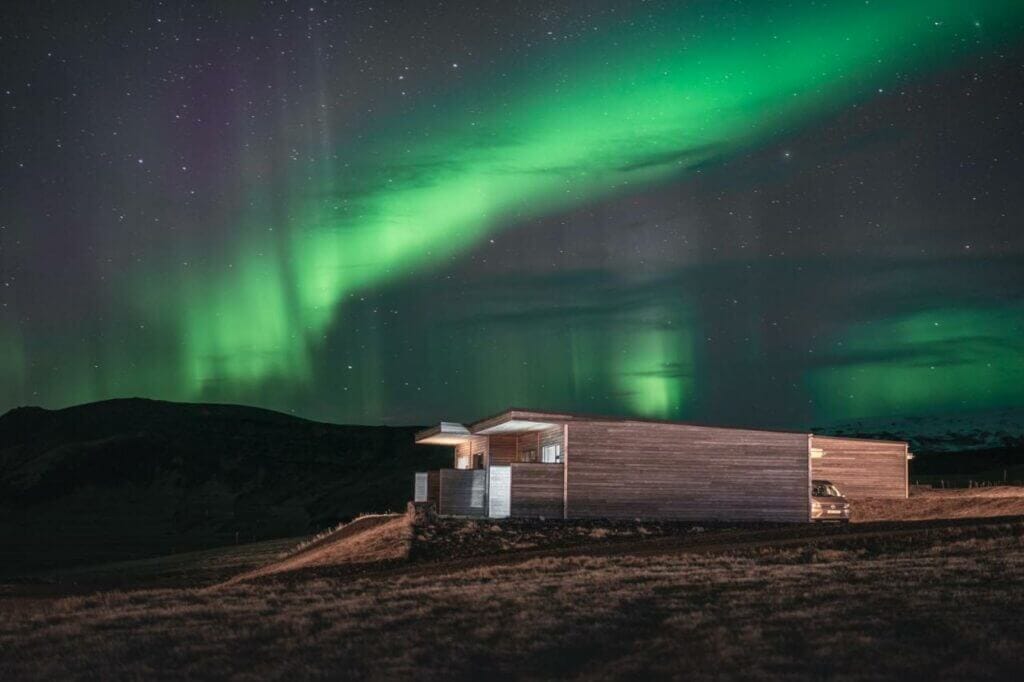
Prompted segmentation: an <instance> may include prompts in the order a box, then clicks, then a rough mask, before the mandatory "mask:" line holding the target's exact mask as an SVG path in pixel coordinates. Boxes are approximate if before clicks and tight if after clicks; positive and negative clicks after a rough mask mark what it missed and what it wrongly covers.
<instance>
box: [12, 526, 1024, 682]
mask: <svg viewBox="0 0 1024 682" xmlns="http://www.w3.org/2000/svg"><path fill="white" fill-rule="evenodd" d="M971 532H972V531H971V530H970V529H963V528H960V529H952V530H950V531H948V532H946V531H929V532H927V533H921V534H919V535H914V536H912V537H905V538H902V539H900V540H898V541H896V540H888V541H885V542H881V543H878V544H876V545H871V544H865V543H864V541H859V542H858V543H857V544H856V545H855V546H847V545H844V544H842V543H838V544H834V545H831V546H819V547H815V548H795V549H785V550H773V549H764V548H761V549H757V550H751V551H746V552H741V553H733V554H729V555H696V554H684V553H676V554H668V555H664V556H643V557H638V556H618V557H593V556H577V557H562V558H557V557H550V558H543V559H534V560H530V561H526V562H521V563H516V562H514V561H513V560H512V559H509V563H506V564H504V565H499V566H489V567H482V568H476V569H466V570H460V571H458V572H452V573H446V572H444V571H441V572H437V571H425V570H422V567H421V568H420V569H418V570H412V567H410V570H408V571H396V572H392V573H385V574H381V575H377V576H374V577H363V578H358V577H351V576H349V577H345V578H337V579H325V578H316V579H311V580H308V581H306V582H300V583H296V582H288V583H284V582H275V581H259V582H253V583H242V584H235V585H231V586H227V587H223V588H220V589H216V590H154V591H144V592H134V593H103V594H96V595H92V596H88V597H74V598H69V599H63V600H59V601H54V602H52V603H50V604H49V605H48V607H47V608H46V609H40V610H37V611H21V612H16V613H11V612H9V611H4V612H2V613H0V678H3V679H19V680H20V679H39V678H50V679H68V678H71V679H74V678H86V677H89V678H100V679H104V678H106V679H113V678H117V679H141V678H146V679H149V678H165V679H166V678H182V677H192V678H229V679H253V678H260V679H293V678H296V677H298V678H373V679H394V678H430V679H450V678H455V679H460V678H467V677H470V676H479V677H482V678H488V677H489V678H492V679H512V678H522V679H533V678H545V679H547V678H552V677H556V678H588V679H589V678H598V679H635V678H642V677H657V678H664V677H674V678H685V679H721V678H743V679H766V678H772V679H774V678H790V679H794V678H795V679H804V678H809V677H810V678H832V679H846V680H861V679H878V678H889V679H909V678H913V679H922V678H931V677H933V678H939V679H965V678H988V679H994V678H995V679H998V678H1009V677H1010V676H1011V675H1015V674H1016V673H1017V672H1019V670H1020V669H1021V666H1024V647H1022V646H1021V644H1022V643H1024V631H1022V629H1024V623H1022V620H1021V618H1020V617H1019V614H1020V613H1021V611H1022V609H1024V590H1022V589H1021V586H1022V582H1024V542H1022V540H1021V534H1022V532H1024V526H1022V525H1021V523H1019V522H1018V523H1013V524H1003V525H1001V526H993V527H992V528H990V529H989V531H988V532H987V533H986V534H985V537H974V536H972V535H971Z"/></svg>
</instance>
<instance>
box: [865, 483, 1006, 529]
mask: <svg viewBox="0 0 1024 682" xmlns="http://www.w3.org/2000/svg"><path fill="white" fill-rule="evenodd" d="M852 510H853V519H852V520H853V521H854V522H866V521H925V520H929V519H963V518H982V517H989V516H1020V515H1024V488H1021V487H1016V486H993V487H990V488H969V489H961V490H938V489H934V488H932V489H924V490H912V491H911V493H910V497H909V498H908V499H905V500H891V499H861V500H855V501H854V502H853V505H852Z"/></svg>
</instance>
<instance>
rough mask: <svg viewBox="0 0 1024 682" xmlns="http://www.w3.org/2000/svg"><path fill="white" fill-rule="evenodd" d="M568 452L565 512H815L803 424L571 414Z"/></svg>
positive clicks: (747, 515)
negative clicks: (752, 425) (746, 425)
mask: <svg viewBox="0 0 1024 682" xmlns="http://www.w3.org/2000/svg"><path fill="white" fill-rule="evenodd" d="M567 454H568V459H567V462H568V469H567V471H566V513H567V515H568V517H569V518H581V517H582V518H601V517H604V518H653V517H656V518H677V519H687V520H695V521H696V520H727V521H807V520H808V519H809V517H810V499H809V489H808V485H809V478H810V477H809V473H810V472H809V467H810V463H809V462H810V453H809V450H808V438H807V435H806V434H799V433H797V434H794V433H778V432H768V431H752V430H743V429H721V428H714V427H701V426H692V425H688V424H666V423H653V422H632V421H628V420H619V421H584V420H574V421H572V422H571V424H570V425H569V429H568V439H567Z"/></svg>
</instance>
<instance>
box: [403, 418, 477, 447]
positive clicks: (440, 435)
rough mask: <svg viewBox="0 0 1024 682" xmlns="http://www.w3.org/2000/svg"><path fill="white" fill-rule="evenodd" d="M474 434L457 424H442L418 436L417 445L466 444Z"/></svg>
mask: <svg viewBox="0 0 1024 682" xmlns="http://www.w3.org/2000/svg"><path fill="white" fill-rule="evenodd" d="M472 437H473V434H471V433H470V432H469V429H467V428H466V427H465V426H463V425H462V424H459V423H457V422H441V423H440V424H438V425H437V426H432V427H431V428H429V429H424V430H423V431H420V432H419V433H417V434H416V444H417V445H458V444H459V443H465V442H466V441H468V440H469V439H470V438H472Z"/></svg>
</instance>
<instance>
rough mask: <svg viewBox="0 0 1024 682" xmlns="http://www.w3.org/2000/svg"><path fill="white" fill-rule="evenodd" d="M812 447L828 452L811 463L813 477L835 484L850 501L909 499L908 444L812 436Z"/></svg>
mask: <svg viewBox="0 0 1024 682" xmlns="http://www.w3.org/2000/svg"><path fill="white" fill-rule="evenodd" d="M811 446H812V447H815V448H820V449H821V450H822V451H823V452H824V456H823V457H821V458H818V459H814V460H812V462H811V473H812V474H813V476H812V477H813V478H815V479H825V480H827V481H832V482H833V483H835V484H836V485H837V486H839V490H840V491H842V493H843V494H844V495H846V496H847V497H849V498H851V499H856V498H858V497H906V496H907V446H906V443H895V442H891V441H873V440H867V439H860V438H833V437H829V436H811Z"/></svg>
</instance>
